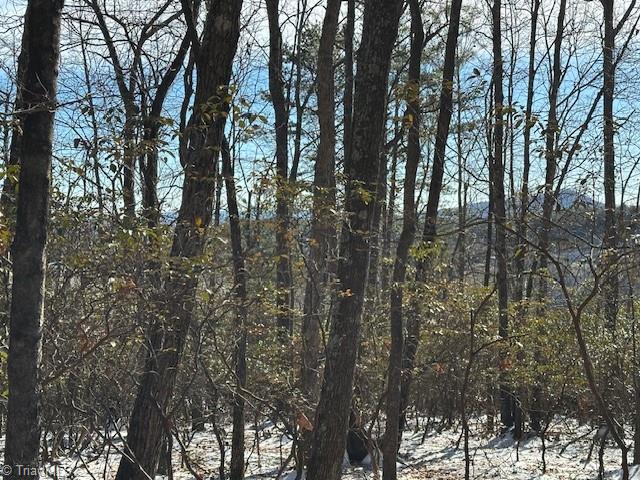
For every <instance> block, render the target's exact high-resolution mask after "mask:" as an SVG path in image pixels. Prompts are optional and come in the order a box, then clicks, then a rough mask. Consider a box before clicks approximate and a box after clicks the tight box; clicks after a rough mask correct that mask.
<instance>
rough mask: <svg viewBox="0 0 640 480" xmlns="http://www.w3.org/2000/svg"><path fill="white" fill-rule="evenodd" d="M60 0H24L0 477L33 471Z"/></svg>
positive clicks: (36, 464) (37, 433)
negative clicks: (17, 173)
mask: <svg viewBox="0 0 640 480" xmlns="http://www.w3.org/2000/svg"><path fill="white" fill-rule="evenodd" d="M62 5H63V2H62V1H48V0H30V1H29V3H28V4H27V11H26V14H25V26H24V33H23V40H22V53H21V56H22V57H23V60H24V62H25V63H24V71H23V72H21V73H23V75H22V76H21V78H20V79H19V81H20V85H19V87H18V88H19V89H20V91H19V93H18V98H19V99H20V102H21V104H22V106H23V107H24V109H25V112H24V113H22V114H20V121H21V128H22V135H21V138H20V146H19V154H18V158H19V159H20V176H19V181H18V183H19V185H20V188H19V190H18V199H17V200H18V201H17V203H18V207H17V214H16V232H15V238H14V241H13V246H12V249H11V253H12V259H13V266H12V271H13V286H12V295H11V311H10V325H9V357H8V365H7V375H8V390H9V401H8V412H7V436H6V446H5V460H4V463H5V465H7V466H10V467H12V470H11V472H10V473H7V472H3V473H4V474H5V475H4V476H5V478H9V479H14V478H15V479H18V478H39V473H38V467H39V458H38V453H39V450H40V388H41V386H40V375H39V363H40V357H41V352H42V321H43V308H44V293H45V292H44V287H45V274H46V244H47V225H48V222H49V187H50V185H51V157H52V144H53V120H54V112H55V110H56V90H57V80H58V59H59V57H60V17H61V13H62Z"/></svg>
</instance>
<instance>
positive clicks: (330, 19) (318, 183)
mask: <svg viewBox="0 0 640 480" xmlns="http://www.w3.org/2000/svg"><path fill="white" fill-rule="evenodd" d="M340 3H341V2H340V0H329V2H328V3H327V10H326V13H325V17H324V23H323V25H322V35H321V37H320V46H319V49H318V77H317V78H318V79H317V82H318V87H317V88H318V120H319V124H320V144H319V146H318V156H317V158H316V163H315V168H314V181H313V219H312V225H311V235H310V240H309V267H308V268H309V280H308V281H307V284H306V288H305V297H304V318H303V325H302V342H303V359H302V375H301V385H302V392H303V393H304V394H305V395H306V396H307V397H308V398H309V399H310V400H312V401H313V400H315V399H316V397H317V394H318V392H319V386H318V377H319V371H318V368H319V363H318V355H319V350H320V323H321V321H322V320H321V316H320V314H321V305H322V300H323V291H324V287H325V286H326V283H327V280H328V272H327V255H329V253H330V250H331V248H332V246H333V245H334V243H335V240H334V238H335V235H336V231H335V227H334V222H333V215H332V214H331V210H332V209H334V208H335V205H336V191H335V188H336V179H335V165H336V159H335V148H336V127H335V109H334V103H335V86H334V68H333V46H334V43H335V40H336V35H337V31H338V18H339V15H340Z"/></svg>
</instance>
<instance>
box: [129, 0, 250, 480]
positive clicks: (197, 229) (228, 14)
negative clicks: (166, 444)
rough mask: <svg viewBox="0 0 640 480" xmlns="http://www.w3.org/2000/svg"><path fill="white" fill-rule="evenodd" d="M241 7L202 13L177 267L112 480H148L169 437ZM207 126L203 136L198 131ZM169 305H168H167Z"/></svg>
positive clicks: (217, 6) (227, 1) (225, 1)
mask: <svg viewBox="0 0 640 480" xmlns="http://www.w3.org/2000/svg"><path fill="white" fill-rule="evenodd" d="M241 7H242V2H241V1H237V0H220V1H219V2H216V3H214V4H212V6H211V7H210V10H209V11H208V13H207V18H206V21H205V26H204V35H203V39H202V43H199V42H198V41H197V39H196V37H192V38H191V40H192V42H194V47H195V48H196V49H197V54H196V67H197V72H198V82H197V86H196V95H195V99H194V104H195V108H194V109H193V114H192V116H191V119H190V120H189V123H188V125H187V126H186V130H185V132H184V135H185V141H184V142H183V145H182V148H181V152H180V156H181V162H182V165H183V167H184V169H185V174H184V181H183V189H182V203H181V206H180V211H179V213H178V219H177V223H176V229H175V232H174V237H173V245H172V247H171V251H170V256H171V257H172V258H174V259H176V262H174V263H173V265H174V269H173V271H172V272H171V275H170V276H167V278H165V282H164V283H165V286H164V291H163V292H160V294H159V299H158V301H159V302H163V303H160V304H159V310H160V312H159V316H158V318H157V319H156V321H155V324H154V325H153V326H152V327H151V331H150V332H149V336H148V348H149V353H148V356H147V360H146V364H145V367H144V374H143V376H142V379H141V383H140V387H139V390H138V394H137V396H136V401H135V405H134V407H133V412H132V414H131V417H130V421H129V428H128V435H127V445H126V448H125V455H123V457H122V460H121V461H120V466H119V469H118V473H117V476H116V478H117V480H133V479H135V480H138V479H139V480H142V479H146V478H147V476H150V477H151V478H154V475H155V472H156V468H157V465H158V456H159V451H160V446H161V443H162V437H163V435H164V434H165V432H166V431H167V430H169V429H170V426H171V423H170V422H171V421H170V419H168V418H167V416H166V414H167V408H168V405H169V402H170V400H171V397H172V395H173V389H174V385H175V380H176V373H177V368H178V366H179V363H180V359H181V356H182V352H183V349H184V344H185V340H186V336H187V331H188V326H189V324H190V322H191V315H192V311H193V306H194V302H195V290H196V286H197V275H195V274H194V272H193V270H194V265H193V264H192V263H191V262H192V261H193V259H195V258H197V257H199V256H201V255H202V252H203V250H204V245H205V239H206V230H207V227H208V226H209V224H210V222H211V217H212V209H213V196H214V188H213V187H214V183H215V175H214V174H215V172H216V170H217V169H216V164H217V158H216V157H215V156H214V157H213V158H212V155H211V152H212V151H220V147H221V145H222V136H223V132H224V125H225V121H226V112H227V111H228V108H229V105H228V103H227V101H226V98H225V97H226V90H225V87H226V86H228V85H229V81H230V79H231V69H232V65H233V58H234V56H235V51H236V47H237V43H238V37H239V32H240V10H241ZM212 99H213V100H217V102H218V104H219V105H220V107H219V110H218V112H220V113H219V114H217V115H214V116H213V118H212V119H211V120H210V121H205V117H204V115H203V113H206V107H205V106H206V105H208V104H210V102H211V101H212ZM203 126H205V128H203ZM167 299H170V300H167Z"/></svg>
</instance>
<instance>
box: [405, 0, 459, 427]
mask: <svg viewBox="0 0 640 480" xmlns="http://www.w3.org/2000/svg"><path fill="white" fill-rule="evenodd" d="M461 8H462V0H452V2H451V12H450V15H449V29H448V32H447V42H446V46H445V53H444V66H443V71H442V86H441V88H440V100H439V105H438V123H437V126H436V142H435V151H434V158H433V169H432V172H431V183H430V184H429V197H428V199H427V212H426V220H425V224H424V230H423V232H422V245H424V246H425V247H427V248H428V247H429V246H431V245H433V243H434V242H435V239H436V228H437V227H436V224H437V219H438V208H439V206H440V194H441V192H442V180H443V177H444V161H445V150H446V147H447V139H448V138H449V128H450V125H451V116H452V115H453V77H454V74H455V68H456V49H457V46H458V32H459V29H460V10H461ZM428 268H429V267H428V260H427V259H426V258H424V257H423V258H421V259H420V260H419V261H418V262H417V263H416V283H418V284H421V283H424V282H425V281H426V272H427V270H428ZM413 310H414V311H412V312H411V314H410V315H409V318H408V319H407V337H406V339H405V349H404V354H403V359H402V371H403V374H404V375H403V378H402V386H401V391H402V404H401V414H400V415H401V418H400V429H401V430H402V429H403V428H404V424H405V421H404V412H405V410H406V409H407V406H408V405H409V394H410V390H411V382H412V377H413V375H412V372H413V369H414V366H415V357H416V353H417V350H418V341H419V338H420V318H419V317H420V313H419V312H418V308H417V305H414V307H413Z"/></svg>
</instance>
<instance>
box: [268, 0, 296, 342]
mask: <svg viewBox="0 0 640 480" xmlns="http://www.w3.org/2000/svg"><path fill="white" fill-rule="evenodd" d="M266 4H267V16H268V20H269V93H270V94H271V102H272V103H273V110H274V113H275V131H276V263H277V266H276V290H277V291H276V304H277V305H276V306H277V308H278V314H277V324H278V327H279V329H280V331H281V332H280V333H289V334H290V333H291V331H292V328H293V318H292V316H291V305H290V302H291V267H290V265H289V263H290V262H289V255H290V247H289V202H290V196H291V192H290V189H289V188H288V183H289V182H288V169H289V149H288V135H289V107H288V105H287V99H286V97H285V88H284V78H283V72H282V31H281V29H280V0H266Z"/></svg>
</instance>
